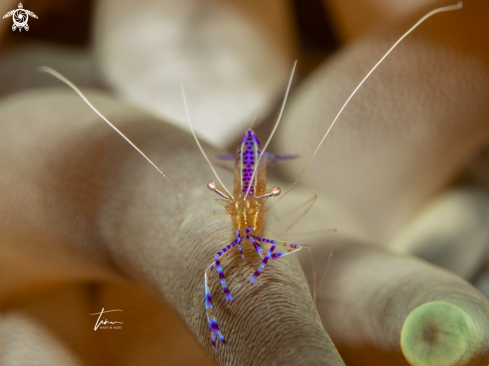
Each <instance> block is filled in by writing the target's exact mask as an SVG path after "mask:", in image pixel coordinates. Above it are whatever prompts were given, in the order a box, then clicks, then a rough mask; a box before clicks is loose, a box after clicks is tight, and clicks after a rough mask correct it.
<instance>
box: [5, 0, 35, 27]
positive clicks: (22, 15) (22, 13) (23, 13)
mask: <svg viewBox="0 0 489 366" xmlns="http://www.w3.org/2000/svg"><path fill="white" fill-rule="evenodd" d="M29 15H30V16H31V17H34V18H36V19H37V15H36V14H34V13H33V12H32V11H30V10H26V9H24V7H23V6H22V3H19V8H18V9H15V10H11V11H9V12H8V13H7V14H5V15H4V16H3V19H5V18H8V17H9V16H12V19H13V21H14V24H13V25H12V30H13V31H15V30H16V29H17V28H19V32H20V31H21V30H22V28H24V29H25V30H26V31H28V30H29V26H28V25H27V21H28V20H29Z"/></svg>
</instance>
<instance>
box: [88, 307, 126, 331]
mask: <svg viewBox="0 0 489 366" xmlns="http://www.w3.org/2000/svg"><path fill="white" fill-rule="evenodd" d="M113 311H121V312H122V310H119V309H115V310H105V309H104V308H102V311H101V312H100V313H93V314H89V315H98V319H97V321H96V322H95V326H94V327H93V330H97V329H99V328H100V329H122V325H117V324H123V323H122V322H117V321H109V320H107V319H105V318H102V316H103V315H105V314H107V313H111V312H113ZM105 316H107V315H105Z"/></svg>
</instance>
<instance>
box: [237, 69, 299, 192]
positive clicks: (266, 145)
mask: <svg viewBox="0 0 489 366" xmlns="http://www.w3.org/2000/svg"><path fill="white" fill-rule="evenodd" d="M296 66H297V60H295V61H294V66H292V72H291V73H290V77H289V83H288V84H287V89H286V90H285V96H284V101H283V102H282V107H281V108H280V113H279V114H278V118H277V122H275V126H273V130H272V133H270V136H269V137H268V140H267V142H265V145H263V149H262V150H261V153H260V155H259V156H258V159H257V160H256V165H255V169H253V174H252V176H251V179H250V182H253V179H255V175H256V171H257V169H258V164H259V163H260V159H261V158H262V156H263V154H265V150H266V149H267V147H268V144H269V143H270V141H271V140H272V137H273V135H274V134H275V131H276V130H277V127H278V125H279V123H280V120H281V118H282V114H283V113H284V109H285V103H286V102H287V97H288V95H289V91H290V86H291V85H292V79H293V78H294V72H295V67H296ZM250 188H251V184H250V185H249V186H248V189H247V190H246V194H245V196H244V200H245V201H246V197H248V194H249V193H250Z"/></svg>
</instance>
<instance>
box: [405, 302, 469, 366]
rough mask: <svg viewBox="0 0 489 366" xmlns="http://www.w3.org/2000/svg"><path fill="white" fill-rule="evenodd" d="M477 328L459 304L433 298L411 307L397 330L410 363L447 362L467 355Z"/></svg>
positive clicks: (434, 365)
mask: <svg viewBox="0 0 489 366" xmlns="http://www.w3.org/2000/svg"><path fill="white" fill-rule="evenodd" d="M476 337H477V331H476V328H475V326H474V323H473V321H472V318H471V317H470V316H469V315H468V314H467V313H466V312H465V311H463V310H462V309H460V308H459V307H457V306H455V305H452V304H449V303H446V302H442V301H433V302H429V303H426V304H423V305H421V306H419V307H417V308H416V309H414V310H413V311H412V312H411V313H410V314H409V315H408V317H407V319H406V321H405V322H404V325H403V327H402V331H401V348H402V352H403V353H404V356H405V357H406V359H407V361H408V362H409V363H410V364H411V365H413V366H438V365H440V366H441V365H444V366H451V365H459V364H461V363H462V364H463V359H465V358H466V357H467V356H469V357H470V354H471V353H472V350H471V348H472V345H473V344H474V341H475V339H474V338H476Z"/></svg>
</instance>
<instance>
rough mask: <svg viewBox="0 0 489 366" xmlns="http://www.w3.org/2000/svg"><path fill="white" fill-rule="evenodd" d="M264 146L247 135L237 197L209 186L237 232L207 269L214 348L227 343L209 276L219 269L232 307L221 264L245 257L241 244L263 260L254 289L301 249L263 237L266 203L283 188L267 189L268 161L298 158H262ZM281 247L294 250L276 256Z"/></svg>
mask: <svg viewBox="0 0 489 366" xmlns="http://www.w3.org/2000/svg"><path fill="white" fill-rule="evenodd" d="M260 155H263V154H262V146H261V143H260V141H259V140H258V138H257V136H256V135H255V133H254V132H253V130H251V129H249V130H248V131H246V133H245V135H244V137H243V139H242V140H241V143H240V145H239V147H238V151H237V154H236V160H235V169H234V192H233V193H234V194H233V196H231V195H229V194H226V193H225V192H224V190H223V189H222V188H221V187H216V183H215V182H214V181H211V182H209V184H208V188H209V189H210V190H213V191H215V192H216V193H217V194H219V195H220V196H221V197H222V198H224V200H220V201H221V203H222V204H223V206H224V207H225V209H226V210H227V212H228V213H229V215H230V216H231V221H232V224H233V227H234V230H235V232H236V240H234V241H233V242H231V243H230V244H229V245H227V246H226V247H225V248H223V249H222V250H221V251H220V252H218V253H217V254H216V255H215V258H214V263H212V264H211V265H210V266H209V267H207V269H206V271H205V275H204V282H205V295H206V315H207V321H208V323H209V328H210V331H211V340H212V344H213V346H214V347H215V346H216V339H215V336H216V335H217V337H218V338H219V340H220V341H221V342H223V343H224V344H225V343H226V341H225V339H224V337H223V336H222V334H221V331H220V329H219V326H218V324H217V320H216V317H215V315H214V311H213V309H212V301H211V295H210V287H209V275H210V272H211V271H212V270H214V269H215V268H217V272H218V273H219V279H220V282H221V286H222V289H223V291H224V295H225V296H226V301H227V302H228V304H231V303H232V302H233V298H232V296H231V292H230V291H229V288H228V287H227V285H226V280H225V277H224V273H223V271H222V267H221V263H220V260H221V259H222V257H223V256H224V255H225V254H226V253H227V252H228V250H230V249H231V248H233V247H235V246H237V247H238V249H239V252H240V254H241V257H242V258H244V255H243V251H242V249H241V244H242V242H243V241H246V242H249V243H251V244H252V245H253V247H254V248H255V250H256V252H257V254H258V255H259V256H260V257H261V258H262V262H261V265H260V267H258V269H257V270H256V271H255V273H254V274H253V276H251V278H250V280H249V283H250V284H251V285H253V284H254V283H255V282H256V280H257V278H258V276H259V275H260V274H261V273H262V272H263V270H264V269H265V266H266V265H267V263H268V262H269V261H270V260H273V259H278V258H280V257H283V256H284V255H287V254H289V253H292V252H294V251H297V250H300V249H301V247H300V246H299V245H297V244H291V243H286V242H277V241H276V240H273V239H267V238H264V237H261V233H262V230H263V226H264V221H265V212H266V211H267V207H266V206H265V203H266V201H267V199H268V198H269V197H271V196H278V195H280V188H279V187H273V188H271V189H267V187H266V185H267V170H266V168H267V159H271V160H272V161H280V160H285V159H291V158H294V157H296V156H295V155H278V156H272V155H270V154H269V155H268V156H266V157H265V156H262V158H260ZM264 243H266V244H271V245H272V246H271V248H270V249H269V250H268V252H265V251H264V250H263V248H262V245H263V244H264ZM278 244H282V245H287V246H289V247H290V249H289V250H287V251H285V252H279V253H273V252H274V250H275V248H276V246H277V245H278Z"/></svg>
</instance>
